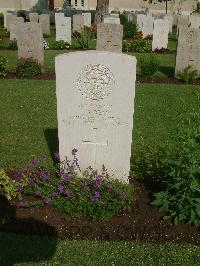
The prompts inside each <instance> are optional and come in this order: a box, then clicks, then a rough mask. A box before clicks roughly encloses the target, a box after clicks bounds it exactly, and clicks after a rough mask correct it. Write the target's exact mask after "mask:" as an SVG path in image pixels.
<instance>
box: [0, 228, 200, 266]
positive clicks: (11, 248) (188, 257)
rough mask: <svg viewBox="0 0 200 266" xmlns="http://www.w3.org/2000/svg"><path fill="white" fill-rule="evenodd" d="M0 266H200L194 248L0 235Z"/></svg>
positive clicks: (174, 245) (196, 250)
mask: <svg viewBox="0 0 200 266" xmlns="http://www.w3.org/2000/svg"><path fill="white" fill-rule="evenodd" d="M0 265H1V266H4V265H5V266H7V265H9V266H11V265H68V266H75V265H83V266H90V265H91V266H93V265H101V266H102V265H103V266H104V265H105V266H108V265H110V266H112V265H138V266H141V265H194V266H197V265H200V247H198V246H194V245H177V244H170V243H169V244H162V245H154V244H147V243H131V242H124V241H118V242H108V241H90V240H67V239H65V240H61V239H59V238H48V237H39V236H22V235H21V236H20V235H15V234H4V233H0Z"/></svg>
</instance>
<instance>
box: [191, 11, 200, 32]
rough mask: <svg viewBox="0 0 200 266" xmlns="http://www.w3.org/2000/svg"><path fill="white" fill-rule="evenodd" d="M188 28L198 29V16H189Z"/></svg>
mask: <svg viewBox="0 0 200 266" xmlns="http://www.w3.org/2000/svg"><path fill="white" fill-rule="evenodd" d="M190 27H191V28H194V29H199V28H200V15H199V14H198V15H191V16H190Z"/></svg>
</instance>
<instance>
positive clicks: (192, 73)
mask: <svg viewBox="0 0 200 266" xmlns="http://www.w3.org/2000/svg"><path fill="white" fill-rule="evenodd" d="M177 76H178V78H179V79H180V80H181V81H183V82H185V83H187V84H193V83H194V80H195V79H197V78H198V77H199V75H198V71H197V70H194V69H192V66H188V67H186V68H185V69H184V70H183V72H179V73H178V74H177Z"/></svg>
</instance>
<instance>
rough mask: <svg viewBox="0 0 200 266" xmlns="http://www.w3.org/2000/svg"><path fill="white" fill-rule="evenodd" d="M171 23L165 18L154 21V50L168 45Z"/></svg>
mask: <svg viewBox="0 0 200 266" xmlns="http://www.w3.org/2000/svg"><path fill="white" fill-rule="evenodd" d="M168 34H169V23H166V20H164V19H156V20H155V21H154V29H153V42H152V51H154V50H155V49H161V48H165V49H167V46H168Z"/></svg>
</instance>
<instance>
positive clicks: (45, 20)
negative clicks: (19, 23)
mask: <svg viewBox="0 0 200 266" xmlns="http://www.w3.org/2000/svg"><path fill="white" fill-rule="evenodd" d="M39 23H40V24H41V29H42V33H43V34H48V35H49V34H50V16H49V15H47V14H42V15H39Z"/></svg>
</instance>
